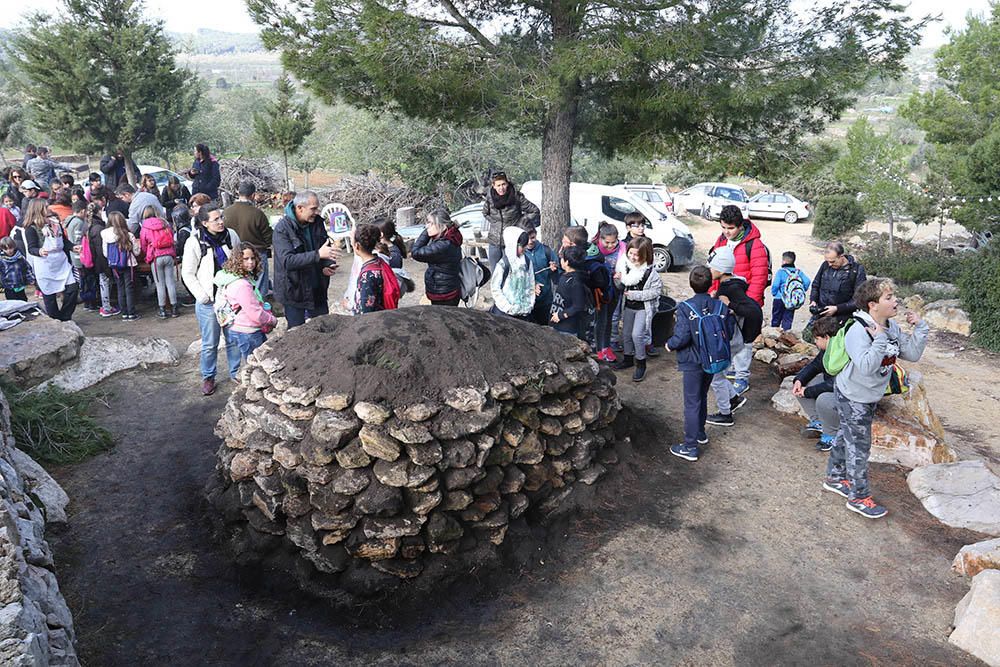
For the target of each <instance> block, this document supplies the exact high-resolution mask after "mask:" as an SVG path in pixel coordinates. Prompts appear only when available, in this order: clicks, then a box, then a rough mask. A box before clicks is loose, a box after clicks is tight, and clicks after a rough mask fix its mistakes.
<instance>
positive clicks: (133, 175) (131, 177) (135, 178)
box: [122, 150, 140, 186]
mask: <svg viewBox="0 0 1000 667" xmlns="http://www.w3.org/2000/svg"><path fill="white" fill-rule="evenodd" d="M122 155H124V156H125V178H127V179H128V182H129V183H131V184H132V185H136V186H137V185H139V176H140V175H139V170H138V168H136V169H133V168H132V167H133V166H134V165H135V161H134V160H133V159H132V151H126V150H123V151H122Z"/></svg>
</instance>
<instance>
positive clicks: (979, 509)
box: [906, 461, 1000, 536]
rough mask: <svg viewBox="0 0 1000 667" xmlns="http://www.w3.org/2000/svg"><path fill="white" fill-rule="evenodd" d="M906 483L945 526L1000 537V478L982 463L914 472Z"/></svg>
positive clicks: (928, 468) (951, 464)
mask: <svg viewBox="0 0 1000 667" xmlns="http://www.w3.org/2000/svg"><path fill="white" fill-rule="evenodd" d="M906 483H907V485H908V486H909V487H910V491H912V492H913V495H915V496H916V497H917V498H918V499H920V502H921V503H922V504H923V506H924V508H925V509H926V510H927V511H928V512H930V513H931V514H933V515H934V516H935V517H936V518H937V519H938V520H939V521H941V522H942V523H946V524H948V525H949V526H954V527H955V528H968V529H970V530H976V531H979V532H980V533H986V534H987V535H993V536H1000V477H997V476H996V475H995V474H993V472H992V471H991V470H990V469H989V468H988V467H987V466H986V464H985V463H984V462H983V461H959V462H958V463H942V464H938V465H929V466H923V467H921V468H915V469H914V470H913V471H912V472H911V473H910V474H909V475H908V476H907V478H906Z"/></svg>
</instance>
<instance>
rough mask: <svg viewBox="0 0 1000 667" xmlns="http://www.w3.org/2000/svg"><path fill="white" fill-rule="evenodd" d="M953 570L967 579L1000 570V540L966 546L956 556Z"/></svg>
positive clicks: (952, 565)
mask: <svg viewBox="0 0 1000 667" xmlns="http://www.w3.org/2000/svg"><path fill="white" fill-rule="evenodd" d="M951 569H952V570H954V571H955V572H958V573H959V574H964V575H965V576H967V577H974V576H976V575H977V574H979V573H980V572H982V571H983V570H1000V538H997V539H995V540H984V541H982V542H976V543H975V544H967V545H965V546H964V547H962V549H961V551H959V552H958V554H957V555H956V556H955V560H954V561H953V562H952V564H951Z"/></svg>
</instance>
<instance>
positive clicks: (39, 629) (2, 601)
mask: <svg viewBox="0 0 1000 667" xmlns="http://www.w3.org/2000/svg"><path fill="white" fill-rule="evenodd" d="M20 326H23V325H19V327H20ZM14 451H15V448H14V441H13V438H12V437H11V434H10V409H9V408H8V406H7V401H6V399H5V398H4V397H3V395H2V394H0V665H12V666H13V665H18V666H24V667H28V666H29V665H30V666H32V667H35V666H44V665H79V661H78V660H77V658H76V650H75V649H74V647H73V642H74V641H75V635H74V631H73V618H72V615H71V614H70V611H69V608H68V607H67V606H66V601H65V600H64V599H63V597H62V594H61V593H60V592H59V583H58V582H57V581H56V575H55V569H54V567H53V563H52V552H51V551H50V550H49V546H48V544H47V543H46V541H45V517H44V514H43V511H42V508H41V507H39V505H38V504H37V503H36V502H35V500H34V499H33V498H32V494H31V492H30V491H29V488H28V486H27V484H26V482H25V480H24V479H23V478H22V477H21V475H20V474H19V473H18V471H17V466H16V465H15V463H14V457H13V456H12V453H13V452H14Z"/></svg>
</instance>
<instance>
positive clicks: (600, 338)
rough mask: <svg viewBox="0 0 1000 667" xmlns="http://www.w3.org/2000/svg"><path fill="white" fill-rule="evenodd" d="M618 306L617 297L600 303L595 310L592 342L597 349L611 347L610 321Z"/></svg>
mask: <svg viewBox="0 0 1000 667" xmlns="http://www.w3.org/2000/svg"><path fill="white" fill-rule="evenodd" d="M616 308H618V298H615V299H614V300H613V301H609V302H608V303H605V304H602V305H601V309H600V310H599V311H597V321H596V322H595V324H594V344H595V345H596V347H597V349H598V350H603V349H604V348H606V347H611V323H612V320H613V319H614V314H615V309H616Z"/></svg>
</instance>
